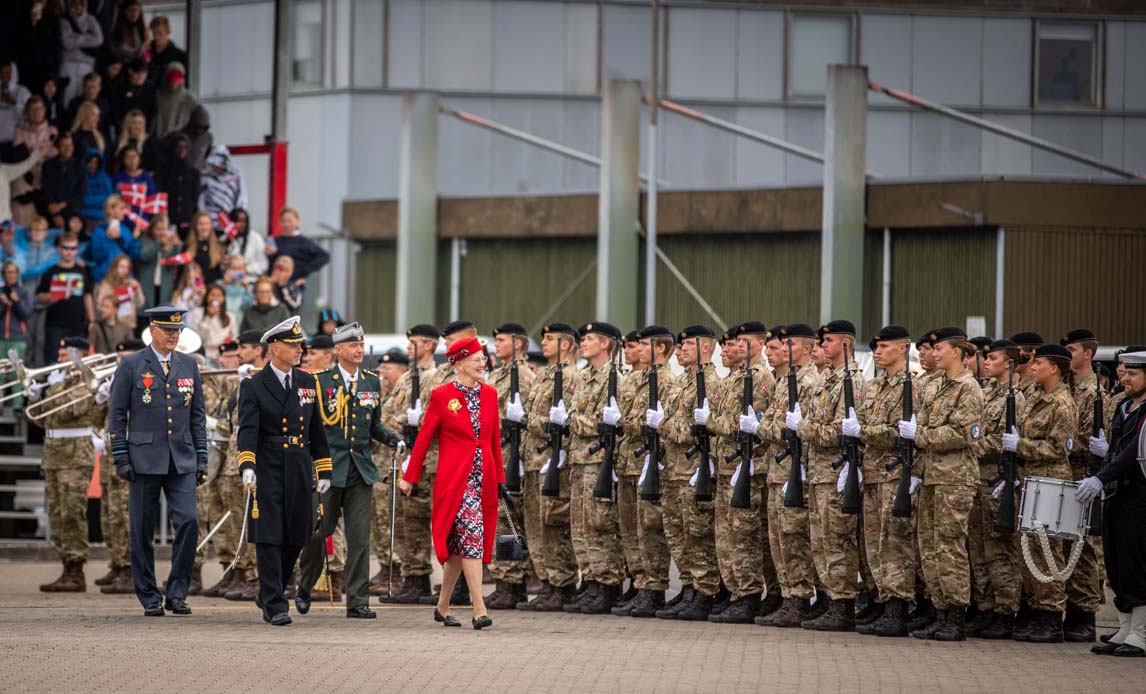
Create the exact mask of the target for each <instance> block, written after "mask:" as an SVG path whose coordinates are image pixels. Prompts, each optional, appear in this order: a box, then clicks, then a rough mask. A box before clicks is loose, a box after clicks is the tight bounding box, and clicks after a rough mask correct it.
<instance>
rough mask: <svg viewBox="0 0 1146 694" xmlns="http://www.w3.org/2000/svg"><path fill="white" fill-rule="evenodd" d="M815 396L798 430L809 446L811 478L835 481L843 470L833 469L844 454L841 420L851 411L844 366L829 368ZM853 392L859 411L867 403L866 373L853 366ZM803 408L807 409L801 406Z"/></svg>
mask: <svg viewBox="0 0 1146 694" xmlns="http://www.w3.org/2000/svg"><path fill="white" fill-rule="evenodd" d="M825 374H826V375H825V376H824V378H823V379H822V380H821V381H820V383H819V384H818V385H817V386H816V389H815V392H814V394H813V396H812V400H813V402H812V409H810V410H808V411H807V412H804V413H803V414H804V420H803V421H802V422H800V430H799V431H798V432H796V433H798V434H799V435H800V438H801V439H802V440H803V441H804V447H805V448H806V449H808V482H810V483H812V484H828V483H832V484H834V483H835V482H836V480H837V479H838V478H839V471H838V470H833V469H832V463H834V462H835V461H836V460H837V459H838V458H839V457H840V422H842V421H843V419H844V417H845V416H846V415H847V412H846V410H845V408H844V367H843V366H840V367H839V368H835V369H831V370H830V371H826V372H825ZM852 392H853V393H855V399H856V403H855V405H856V412H857V413H858V412H859V409H860V407H862V406H863V374H861V373H860V372H859V370H858V369H856V370H852ZM800 409H801V411H802V410H803V409H804V407H803V405H801V406H800Z"/></svg>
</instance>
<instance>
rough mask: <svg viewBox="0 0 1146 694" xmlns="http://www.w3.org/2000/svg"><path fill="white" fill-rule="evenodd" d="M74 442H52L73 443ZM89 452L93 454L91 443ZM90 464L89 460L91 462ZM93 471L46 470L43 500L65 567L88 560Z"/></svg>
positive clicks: (57, 551)
mask: <svg viewBox="0 0 1146 694" xmlns="http://www.w3.org/2000/svg"><path fill="white" fill-rule="evenodd" d="M71 440H72V439H49V440H48V441H46V442H45V446H44V448H45V456H46V454H47V444H48V443H49V442H51V441H71ZM88 449H89V451H90V450H91V443H90V440H89V442H88ZM89 460H90V458H89ZM91 476H92V468H91V466H90V465H89V466H88V467H82V468H63V469H51V470H44V496H45V501H46V502H47V505H48V524H49V526H50V527H51V529H52V544H53V545H55V547H56V554H58V555H59V557H60V561H62V562H64V563H65V564H67V563H71V562H85V561H87V558H88V484H89V483H90V482H91Z"/></svg>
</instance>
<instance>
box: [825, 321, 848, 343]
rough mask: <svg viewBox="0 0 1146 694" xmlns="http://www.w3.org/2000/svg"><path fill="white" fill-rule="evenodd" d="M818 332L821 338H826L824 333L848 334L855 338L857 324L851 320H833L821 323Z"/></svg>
mask: <svg viewBox="0 0 1146 694" xmlns="http://www.w3.org/2000/svg"><path fill="white" fill-rule="evenodd" d="M816 332H817V335H818V337H819V338H820V339H821V340H822V339H824V335H847V336H848V337H853V338H854V337H855V336H856V326H855V325H854V324H853V323H852V322H851V321H850V320H833V321H828V322H827V323H825V324H824V325H821V326H820V329H819V330H817V331H816Z"/></svg>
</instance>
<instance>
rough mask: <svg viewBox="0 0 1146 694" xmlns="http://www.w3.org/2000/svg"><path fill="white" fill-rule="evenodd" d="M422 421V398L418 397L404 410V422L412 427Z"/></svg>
mask: <svg viewBox="0 0 1146 694" xmlns="http://www.w3.org/2000/svg"><path fill="white" fill-rule="evenodd" d="M421 421H422V399H421V398H418V399H417V400H415V401H414V406H413V407H411V408H410V409H408V410H406V423H407V424H409V425H410V426H412V427H416V426H418V423H419V422H421Z"/></svg>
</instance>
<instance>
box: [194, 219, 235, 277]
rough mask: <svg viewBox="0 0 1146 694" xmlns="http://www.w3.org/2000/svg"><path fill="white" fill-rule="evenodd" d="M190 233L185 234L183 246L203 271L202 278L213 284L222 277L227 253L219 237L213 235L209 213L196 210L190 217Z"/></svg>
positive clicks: (213, 229)
mask: <svg viewBox="0 0 1146 694" xmlns="http://www.w3.org/2000/svg"><path fill="white" fill-rule="evenodd" d="M191 232H192V233H191V234H188V235H187V243H186V247H185V248H184V250H185V251H187V253H188V254H189V255H190V256H191V259H192V260H194V261H195V262H196V263H197V264H198V265H199V268H200V269H201V270H202V271H203V280H204V281H205V282H207V284H214V283H216V282H218V281H219V280H221V279H223V257H224V256H226V255H227V253H226V251H224V250H223V244H221V243H219V237H218V236H216V235H215V225H214V223H213V222H212V221H211V215H209V214H207V213H206V212H196V213H195V216H194V217H193V218H192V219H191Z"/></svg>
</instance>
